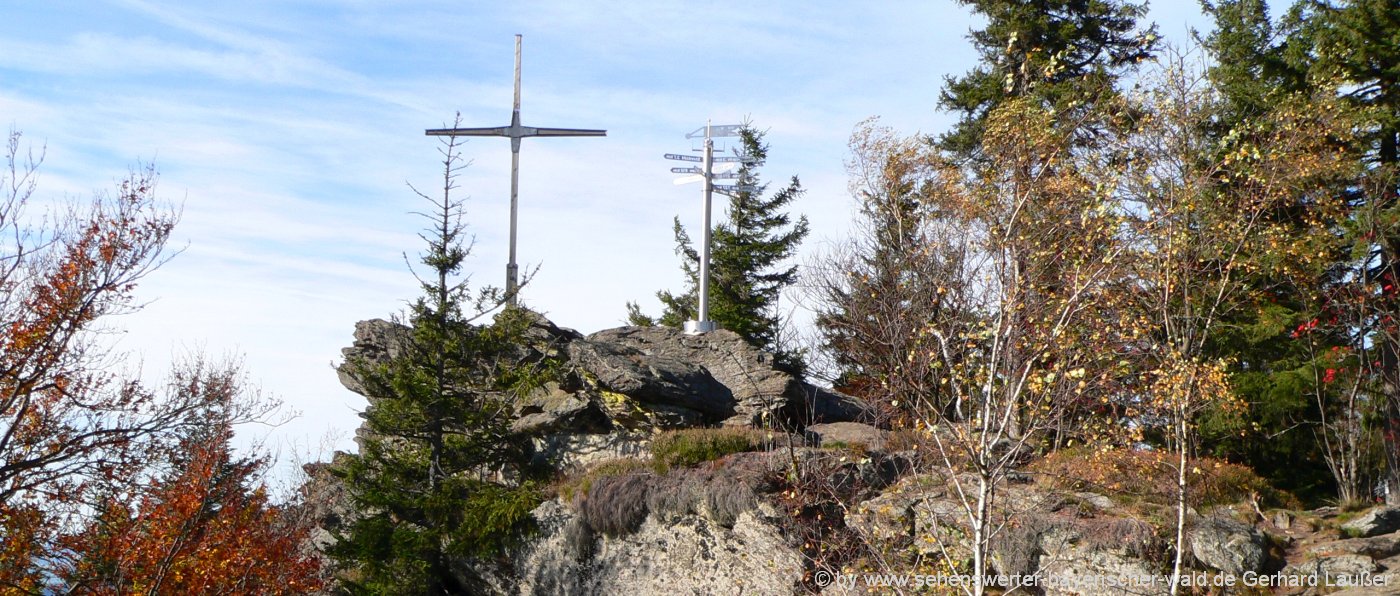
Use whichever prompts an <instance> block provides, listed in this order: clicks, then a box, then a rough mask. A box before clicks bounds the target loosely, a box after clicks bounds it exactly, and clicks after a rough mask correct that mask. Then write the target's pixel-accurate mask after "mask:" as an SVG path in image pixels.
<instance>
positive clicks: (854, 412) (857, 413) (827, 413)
mask: <svg viewBox="0 0 1400 596" xmlns="http://www.w3.org/2000/svg"><path fill="white" fill-rule="evenodd" d="M798 393H799V395H798V396H797V399H795V400H793V401H792V402H791V404H790V405H791V407H793V410H791V411H789V412H787V414H786V415H787V418H788V420H792V421H796V422H799V423H810V424H821V423H827V422H871V421H874V420H875V418H876V412H875V408H874V407H872V406H871V405H870V404H868V403H866V402H865V401H864V400H862V399H860V398H858V397H853V396H850V395H846V394H844V393H841V392H840V391H837V390H835V389H827V388H825V387H818V386H816V385H812V384H810V383H802V384H801V385H800V386H799V387H798Z"/></svg>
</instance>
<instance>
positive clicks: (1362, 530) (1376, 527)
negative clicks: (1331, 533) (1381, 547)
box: [1342, 507, 1400, 538]
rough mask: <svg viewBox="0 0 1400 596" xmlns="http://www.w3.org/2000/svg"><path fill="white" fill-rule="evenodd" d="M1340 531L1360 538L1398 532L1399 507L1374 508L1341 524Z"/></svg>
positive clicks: (1399, 528)
mask: <svg viewBox="0 0 1400 596" xmlns="http://www.w3.org/2000/svg"><path fill="white" fill-rule="evenodd" d="M1342 530H1343V531H1346V532H1349V533H1351V534H1353V535H1355V536H1359V537H1361V538H1366V537H1369V536H1379V535H1381V534H1389V533H1391V532H1395V531H1400V507H1376V508H1375V509H1372V510H1370V511H1367V512H1366V513H1365V514H1363V515H1362V516H1361V517H1358V518H1356V519H1353V520H1351V521H1349V522H1347V523H1344V524H1342Z"/></svg>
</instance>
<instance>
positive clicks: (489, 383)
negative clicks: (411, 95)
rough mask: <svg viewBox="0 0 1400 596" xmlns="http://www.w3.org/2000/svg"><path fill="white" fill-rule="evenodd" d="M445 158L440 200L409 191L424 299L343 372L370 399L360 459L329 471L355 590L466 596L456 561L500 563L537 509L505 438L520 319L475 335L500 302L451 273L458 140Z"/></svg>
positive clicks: (456, 236) (459, 259)
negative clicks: (336, 482)
mask: <svg viewBox="0 0 1400 596" xmlns="http://www.w3.org/2000/svg"><path fill="white" fill-rule="evenodd" d="M442 153H443V156H444V161H443V166H444V176H443V189H442V195H441V198H432V197H429V196H427V195H425V194H423V193H421V192H419V193H418V194H419V195H420V196H421V197H423V198H424V199H425V200H427V201H428V202H429V203H430V204H431V206H432V209H431V211H428V212H426V213H423V214H422V215H424V217H426V218H427V219H428V220H429V221H430V222H431V227H430V228H429V229H427V230H426V231H425V232H424V233H423V234H420V236H421V237H422V238H423V239H424V240H425V241H426V242H427V244H428V247H427V250H426V251H425V252H424V253H423V254H422V257H421V262H422V263H423V265H424V266H425V267H426V268H427V271H428V272H429V273H430V275H426V276H420V278H419V279H420V282H421V285H422V288H423V295H422V296H421V297H419V298H418V299H417V300H415V301H414V302H413V303H412V305H411V306H410V307H409V310H408V313H407V316H406V318H405V319H404V320H402V323H403V324H404V325H405V326H406V327H407V330H406V331H405V332H404V333H403V334H402V336H401V337H400V338H398V343H399V345H398V346H397V347H398V349H397V353H394V351H393V350H391V354H393V356H392V358H390V359H389V360H388V361H387V362H379V363H374V362H368V361H364V360H351V361H348V362H346V363H345V365H344V368H343V369H342V370H344V371H345V372H347V373H348V374H349V375H350V376H351V377H352V378H353V379H354V380H355V381H356V382H357V383H359V384H360V385H361V386H362V388H363V393H364V394H365V395H366V396H368V397H369V398H370V401H371V404H370V406H369V407H368V408H367V409H366V410H365V412H364V413H363V414H362V417H363V418H364V431H366V432H363V433H362V435H361V436H360V437H359V444H360V451H359V453H358V454H356V455H352V456H350V457H349V458H348V460H347V461H346V463H345V464H344V465H342V466H340V467H339V469H338V470H337V474H338V475H339V476H341V477H342V478H343V479H344V482H345V484H346V487H347V489H348V491H349V493H350V496H351V497H352V498H353V501H354V504H355V509H356V511H357V517H356V519H355V520H354V521H353V522H352V523H351V524H350V525H349V526H348V528H346V529H345V531H344V532H343V533H342V535H340V536H339V542H338V543H337V544H335V545H334V547H333V548H332V549H331V554H332V556H334V557H335V558H336V559H337V560H338V562H339V563H340V565H341V566H342V568H343V569H345V570H347V571H350V573H349V574H348V577H349V578H351V579H353V581H349V582H348V584H349V587H350V589H352V590H353V591H356V592H363V593H403V594H407V593H414V594H464V593H472V592H475V591H476V590H477V588H478V587H479V586H476V587H474V586H473V581H474V578H472V577H469V576H465V575H464V573H462V570H463V569H465V567H464V566H462V565H454V561H461V560H463V559H465V558H469V557H474V556H475V557H484V556H489V555H492V554H496V553H498V552H499V551H500V549H501V548H502V547H503V546H504V545H506V544H507V543H508V542H509V540H510V538H511V537H512V536H513V535H514V534H515V533H516V531H517V530H519V529H520V526H521V525H522V523H523V522H524V521H525V520H526V519H527V518H528V514H529V512H530V510H531V509H532V508H533V507H534V506H535V505H536V504H537V503H538V500H539V497H538V494H537V492H536V490H535V489H534V487H533V485H532V484H530V483H529V482H521V481H520V480H521V479H522V478H525V477H526V473H527V472H528V469H527V465H528V460H529V455H530V454H529V453H528V450H527V449H526V448H524V447H522V445H528V442H526V441H520V440H519V438H518V437H515V436H513V435H512V433H511V430H510V424H511V421H512V417H513V413H512V409H511V407H510V406H511V404H510V395H511V394H510V389H511V387H510V385H511V380H512V379H515V378H517V377H516V375H515V370H514V367H515V363H514V361H513V355H514V354H516V353H517V346H518V345H519V343H520V341H521V334H522V333H523V329H524V328H525V325H526V321H528V318H527V317H525V316H524V314H523V313H522V311H519V310H518V309H515V308H513V307H512V308H507V309H506V310H505V311H503V312H501V313H500V314H499V315H498V316H496V317H495V320H494V322H493V323H492V324H489V325H485V326H476V325H473V322H474V321H476V320H479V319H481V318H483V317H484V316H485V315H486V314H488V313H489V312H491V311H492V310H494V309H495V308H496V307H499V306H500V305H501V304H502V296H501V294H500V292H498V291H495V290H493V289H490V288H488V289H486V290H484V291H482V292H480V293H478V294H477V295H476V296H473V295H472V294H471V293H470V292H469V289H468V287H467V282H466V279H465V277H464V276H462V275H461V269H462V263H463V261H464V260H465V258H466V256H467V254H468V252H469V247H468V246H467V245H466V243H465V242H464V237H463V225H464V224H463V214H464V211H463V204H462V202H461V201H460V200H457V199H454V198H453V193H452V191H453V189H454V188H455V187H456V185H455V177H456V175H457V173H458V172H459V171H460V170H461V169H462V168H463V167H465V166H464V164H463V163H462V161H461V157H460V155H459V153H458V151H457V144H456V141H455V139H453V138H451V137H449V138H448V140H447V141H445V144H444V149H443V151H442ZM415 192H416V191H415ZM507 479H510V480H507Z"/></svg>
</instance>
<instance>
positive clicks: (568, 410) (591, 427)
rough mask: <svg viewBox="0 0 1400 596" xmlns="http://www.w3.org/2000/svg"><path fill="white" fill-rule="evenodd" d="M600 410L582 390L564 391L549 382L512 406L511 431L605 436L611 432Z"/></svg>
mask: <svg viewBox="0 0 1400 596" xmlns="http://www.w3.org/2000/svg"><path fill="white" fill-rule="evenodd" d="M611 428H612V425H611V423H609V421H608V418H607V416H606V415H605V414H604V412H603V408H602V407H601V406H600V405H599V404H598V403H597V402H596V401H595V400H594V399H593V398H592V396H590V395H589V394H588V393H587V392H585V391H566V390H564V389H563V388H562V387H560V385H559V383H557V382H554V381H550V382H548V383H545V384H544V386H543V387H540V388H538V389H536V390H535V391H533V392H531V393H530V394H529V395H527V396H526V397H525V398H524V399H522V400H520V401H519V402H518V403H517V404H516V419H515V422H514V423H513V424H512V425H511V430H514V431H516V432H523V433H529V434H534V435H540V434H545V433H549V432H560V431H567V430H574V431H585V432H594V433H606V432H608V431H609V430H611Z"/></svg>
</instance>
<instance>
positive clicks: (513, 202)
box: [424, 34, 608, 306]
mask: <svg viewBox="0 0 1400 596" xmlns="http://www.w3.org/2000/svg"><path fill="white" fill-rule="evenodd" d="M520 41H521V36H520V35H519V34H516V36H515V101H514V104H513V109H512V110H511V116H510V126H497V127H491V128H437V129H429V130H427V131H424V132H425V134H427V135H428V136H430V137H431V136H448V137H456V136H474V137H509V138H510V261H509V262H508V263H506V300H507V302H508V303H509V304H511V305H512V306H514V305H515V304H516V295H517V294H518V293H519V291H520V286H519V281H520V277H519V271H520V268H519V266H518V265H517V264H516V261H515V245H516V222H517V218H518V212H519V201H520V140H521V139H523V138H525V137H603V136H607V134H608V131H606V130H596V129H583V128H538V127H532V126H522V125H521V124H520Z"/></svg>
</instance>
